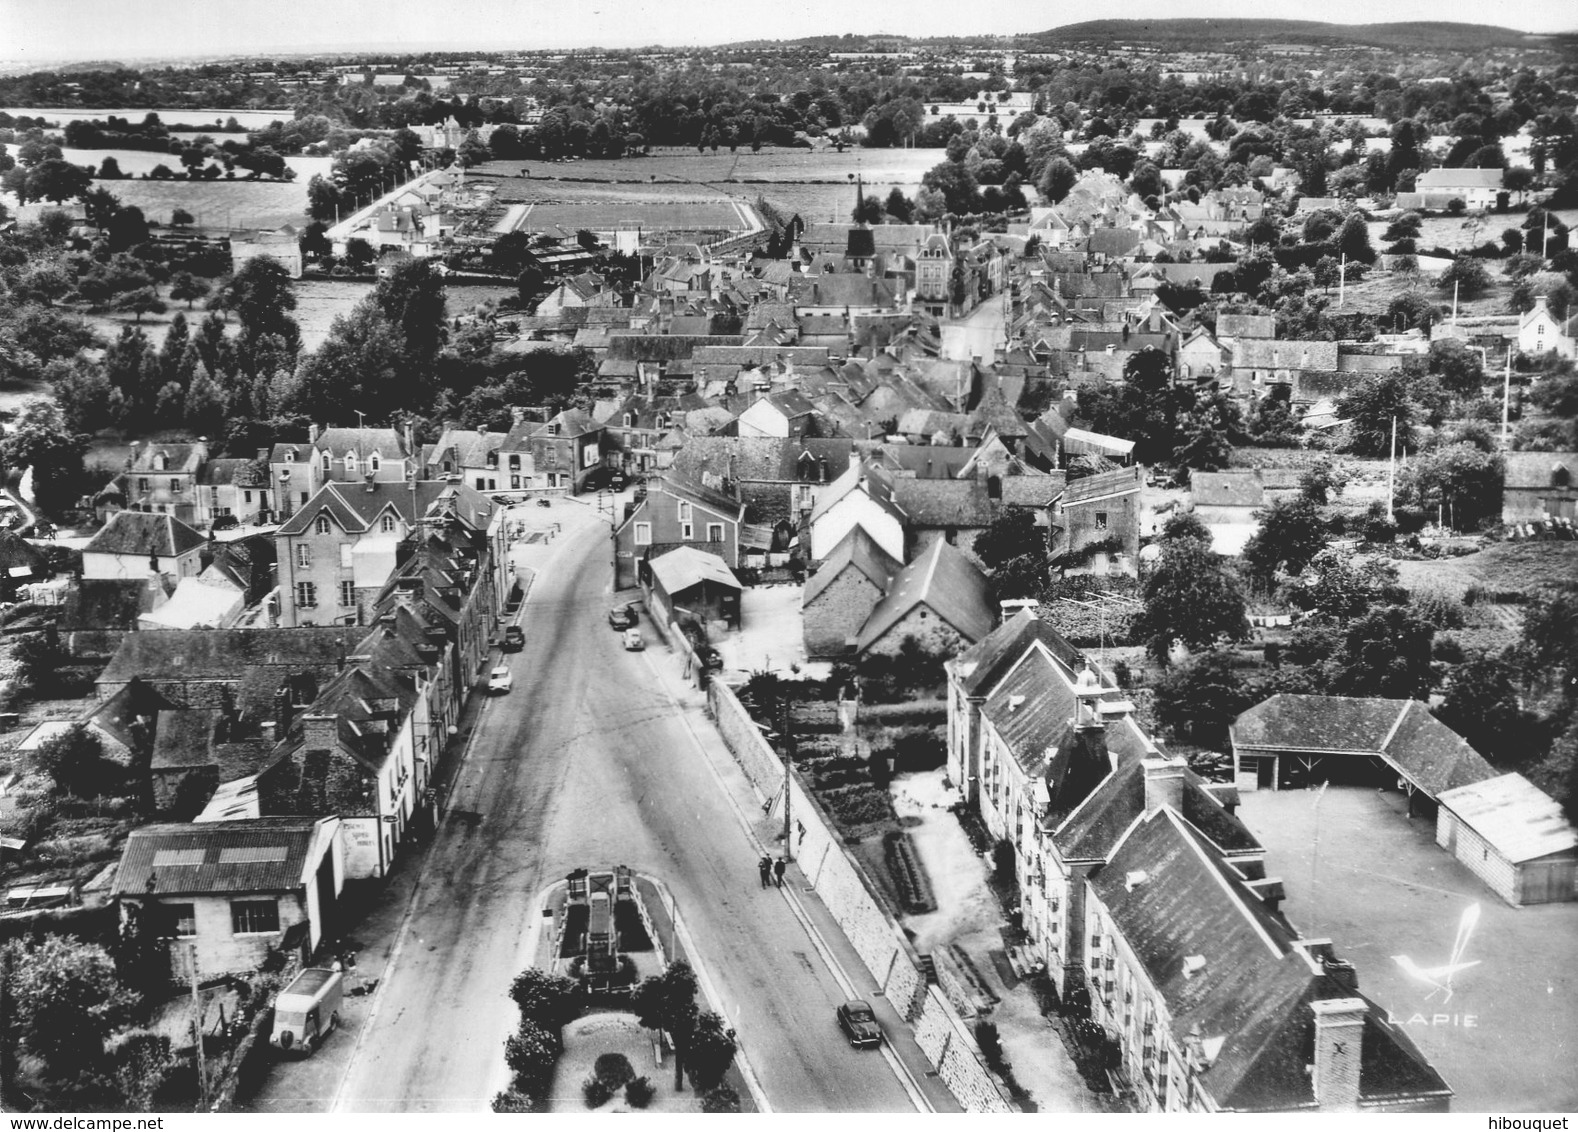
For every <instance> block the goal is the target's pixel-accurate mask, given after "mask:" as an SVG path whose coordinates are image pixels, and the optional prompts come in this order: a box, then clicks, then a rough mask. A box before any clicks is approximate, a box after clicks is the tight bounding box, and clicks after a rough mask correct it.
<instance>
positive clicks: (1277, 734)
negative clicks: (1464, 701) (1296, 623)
mask: <svg viewBox="0 0 1578 1132" xmlns="http://www.w3.org/2000/svg"><path fill="white" fill-rule="evenodd" d="M1228 736H1229V738H1230V739H1231V740H1232V743H1233V746H1234V748H1235V749H1239V750H1257V751H1318V752H1327V753H1331V754H1344V755H1374V756H1377V757H1380V758H1383V759H1385V760H1386V761H1387V762H1388V763H1390V764H1391V765H1392V766H1393V767H1395V768H1396V769H1397V770H1398V772H1399V773H1401V774H1403V775H1404V776H1405V777H1407V778H1408V779H1409V780H1410V781H1411V782H1413V783H1414V785H1416V786H1417V787H1419V789H1421V790H1423V791H1424V792H1425V793H1426V794H1428V795H1429V796H1430V797H1432V798H1433V797H1436V796H1437V795H1439V794H1440V793H1441V792H1442V791H1444V790H1450V789H1452V788H1453V787H1457V786H1465V785H1468V784H1470V783H1475V782H1483V781H1484V780H1485V779H1488V778H1494V777H1495V776H1496V771H1495V769H1494V768H1492V767H1491V765H1490V764H1489V763H1487V762H1486V761H1485V760H1484V759H1483V758H1481V757H1480V755H1479V753H1478V752H1477V751H1475V750H1474V748H1473V747H1471V746H1469V744H1468V741H1467V740H1465V739H1464V738H1463V737H1462V736H1461V735H1459V734H1458V733H1457V732H1456V731H1453V730H1452V729H1451V728H1450V727H1448V726H1447V725H1446V724H1444V723H1442V722H1441V721H1440V720H1438V719H1437V718H1436V717H1435V716H1433V715H1431V714H1430V709H1429V708H1427V707H1426V706H1425V705H1424V704H1422V703H1420V702H1419V701H1418V700H1386V699H1378V698H1358V697H1349V696H1298V695H1291V694H1288V693H1279V694H1277V695H1275V696H1272V697H1271V698H1270V699H1268V700H1266V701H1264V702H1263V703H1260V704H1257V705H1256V706H1254V707H1252V708H1250V709H1249V710H1248V711H1246V712H1244V713H1243V714H1241V715H1240V716H1239V717H1238V718H1237V719H1235V720H1234V721H1233V724H1232V726H1231V727H1229V728H1228Z"/></svg>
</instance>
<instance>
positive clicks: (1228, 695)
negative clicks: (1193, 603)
mask: <svg viewBox="0 0 1578 1132" xmlns="http://www.w3.org/2000/svg"><path fill="white" fill-rule="evenodd" d="M1254 702H1255V700H1254V692H1253V691H1252V690H1251V689H1250V688H1249V686H1248V685H1247V684H1246V683H1245V681H1244V678H1243V677H1242V676H1241V675H1240V674H1239V673H1238V671H1237V670H1236V669H1235V668H1234V666H1233V654H1232V652H1231V651H1229V650H1226V649H1211V650H1209V651H1207V652H1203V653H1201V654H1200V655H1199V656H1195V657H1191V658H1190V659H1189V660H1188V661H1187V662H1185V663H1184V664H1181V665H1179V666H1178V667H1177V668H1174V669H1171V670H1170V671H1169V672H1168V673H1167V674H1166V675H1165V676H1163V677H1162V678H1161V679H1160V680H1159V681H1157V683H1156V717H1157V719H1158V720H1159V721H1160V722H1161V724H1162V726H1164V727H1166V728H1167V729H1168V730H1169V731H1171V732H1172V733H1173V734H1175V735H1177V736H1179V737H1181V738H1186V739H1189V740H1191V741H1193V742H1196V743H1204V744H1207V745H1211V746H1217V745H1220V744H1221V743H1222V742H1224V741H1225V740H1226V738H1227V727H1228V724H1230V723H1232V722H1233V720H1234V719H1235V718H1237V716H1238V715H1239V713H1240V712H1243V711H1245V710H1247V709H1248V708H1250V707H1251V706H1253V704H1254Z"/></svg>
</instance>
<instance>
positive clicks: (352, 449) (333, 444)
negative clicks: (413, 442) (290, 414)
mask: <svg viewBox="0 0 1578 1132" xmlns="http://www.w3.org/2000/svg"><path fill="white" fill-rule="evenodd" d="M309 447H311V448H314V449H316V450H317V451H319V452H323V451H327V452H328V453H329V455H331V456H332V457H334V458H335V459H336V460H343V459H344V458H345V457H346V455H348V454H351V453H354V454H355V455H356V457H357V459H358V460H361V459H365V458H366V457H367V456H371V455H372V454H373V453H374V452H376V453H378V456H379V458H380V459H382V460H403V459H404V458H405V457H406V455H407V453H406V449H405V437H403V436H401V435H400V432H399V430H397V429H392V428H326V429H324V430H323V431H322V432H320V433H319V434H318V439H317V440H314V441H313V442H312V443H311V444H310V445H309Z"/></svg>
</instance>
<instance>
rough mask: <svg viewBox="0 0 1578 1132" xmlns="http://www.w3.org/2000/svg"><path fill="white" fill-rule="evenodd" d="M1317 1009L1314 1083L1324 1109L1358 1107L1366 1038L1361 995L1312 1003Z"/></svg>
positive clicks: (1312, 1076) (1313, 1069) (1352, 1110)
mask: <svg viewBox="0 0 1578 1132" xmlns="http://www.w3.org/2000/svg"><path fill="white" fill-rule="evenodd" d="M1310 1009H1311V1010H1313V1011H1314V1012H1315V1064H1314V1066H1313V1067H1312V1074H1311V1082H1310V1083H1311V1085H1312V1086H1313V1087H1314V1090H1315V1103H1316V1104H1317V1105H1318V1106H1319V1107H1320V1110H1321V1111H1322V1112H1357V1111H1358V1109H1359V1050H1360V1045H1361V1043H1362V1041H1363V1038H1364V1015H1365V1013H1366V1012H1367V1011H1368V1009H1369V1008H1368V1006H1367V1005H1366V1004H1365V1001H1364V999H1362V998H1328V999H1322V1000H1320V1001H1318V1002H1312V1003H1310Z"/></svg>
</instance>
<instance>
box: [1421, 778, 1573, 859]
mask: <svg viewBox="0 0 1578 1132" xmlns="http://www.w3.org/2000/svg"><path fill="white" fill-rule="evenodd" d="M1437 801H1439V802H1440V803H1441V805H1443V806H1445V807H1446V808H1447V809H1449V810H1451V811H1452V812H1453V813H1454V814H1456V815H1457V816H1458V817H1459V818H1461V819H1462V820H1463V822H1464V824H1465V825H1467V826H1469V827H1470V828H1471V829H1473V830H1474V831H1475V832H1476V833H1478V834H1479V835H1480V836H1481V837H1483V838H1484V839H1485V840H1486V841H1488V842H1490V844H1491V847H1492V848H1493V849H1495V850H1496V852H1498V853H1500V854H1501V855H1502V856H1503V857H1506V858H1507V859H1508V860H1509V861H1511V862H1512V863H1513V864H1518V863H1520V862H1523V861H1532V860H1534V859H1535V858H1536V857H1548V856H1550V855H1551V854H1552V853H1570V852H1571V851H1572V850H1573V848H1574V847H1575V846H1578V830H1575V829H1573V827H1572V825H1571V824H1570V823H1569V822H1568V821H1567V818H1566V816H1565V815H1564V814H1563V813H1562V808H1561V805H1560V804H1559V803H1558V802H1557V801H1556V799H1554V798H1552V797H1551V796H1550V795H1549V794H1547V793H1545V791H1543V790H1541V789H1540V788H1539V787H1538V786H1536V785H1534V783H1532V782H1530V781H1529V780H1528V779H1527V778H1524V777H1523V775H1521V774H1517V773H1513V774H1502V775H1498V776H1497V777H1495V778H1487V779H1485V780H1484V781H1483V782H1475V783H1471V784H1470V785H1467V786H1459V787H1456V788H1454V789H1452V790H1446V791H1443V792H1442V794H1441V795H1440V797H1439V798H1438V799H1437Z"/></svg>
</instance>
